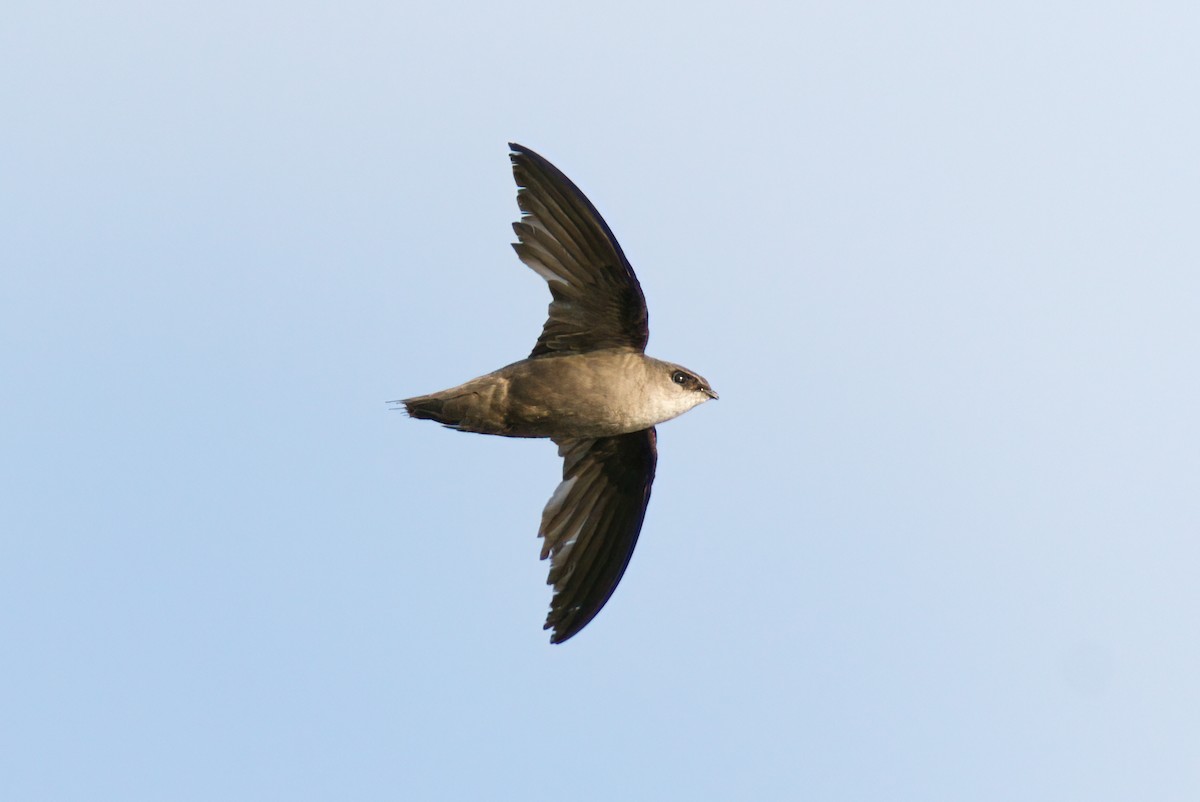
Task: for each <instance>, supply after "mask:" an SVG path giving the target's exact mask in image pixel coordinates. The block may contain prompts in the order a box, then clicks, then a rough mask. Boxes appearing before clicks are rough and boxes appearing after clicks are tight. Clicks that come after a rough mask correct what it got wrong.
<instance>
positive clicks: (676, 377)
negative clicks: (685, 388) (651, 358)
mask: <svg viewBox="0 0 1200 802" xmlns="http://www.w3.org/2000/svg"><path fill="white" fill-rule="evenodd" d="M691 378H692V377H691V376H689V375H687V374H686V373H684V372H683V371H682V370H677V371H675V372H674V373H672V374H671V381H673V382H675V383H676V384H687V383H688V380H689V379H691Z"/></svg>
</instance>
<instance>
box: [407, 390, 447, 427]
mask: <svg viewBox="0 0 1200 802" xmlns="http://www.w3.org/2000/svg"><path fill="white" fill-rule="evenodd" d="M400 403H401V404H403V405H404V411H405V412H407V413H408V416H409V417H410V418H420V419H422V420H433V421H437V422H438V423H441V424H443V425H445V426H457V425H458V423H459V422H460V421H459V419H458V418H457V417H455V416H452V415H448V414H447V411H446V400H445V399H443V398H438V397H437V396H436V395H419V396H417V397H415V398H405V399H404V400H403V401H401V402H400Z"/></svg>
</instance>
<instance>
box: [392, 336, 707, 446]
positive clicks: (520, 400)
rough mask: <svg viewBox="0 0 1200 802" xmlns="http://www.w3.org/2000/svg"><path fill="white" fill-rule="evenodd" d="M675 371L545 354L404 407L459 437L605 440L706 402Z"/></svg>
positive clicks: (630, 361)
mask: <svg viewBox="0 0 1200 802" xmlns="http://www.w3.org/2000/svg"><path fill="white" fill-rule="evenodd" d="M681 370H682V368H680V367H679V366H678V365H674V364H672V363H670V362H663V361H661V360H658V359H654V358H653V357H649V356H646V355H645V354H642V353H638V352H636V351H630V350H622V349H606V350H603V351H592V352H589V353H586V354H544V355H542V356H536V357H531V358H529V359H522V360H521V361H520V362H514V363H513V364H511V365H507V366H505V367H503V368H500V369H499V370H496V371H493V372H491V373H489V374H487V375H486V376H480V377H479V378H477V379H471V381H469V382H466V383H464V384H460V385H459V386H457V387H452V388H450V389H449V390H443V391H441V392H440V393H433V394H431V395H425V396H419V397H417V398H409V399H407V400H405V402H404V404H405V406H406V407H407V409H408V412H409V414H410V415H412V416H413V417H414V418H429V419H431V420H435V421H437V422H438V423H442V424H445V425H446V426H450V427H451V428H454V429H458V430H460V431H464V432H478V433H480V434H498V435H503V436H505V437H553V438H571V437H609V436H612V435H618V434H628V433H629V432H636V431H640V430H642V429H648V428H650V427H651V426H655V425H657V424H659V423H662V422H664V421H668V420H670V419H671V418H674V417H676V416H678V415H682V414H683V413H684V412H687V411H688V410H689V409H691V408H692V407H694V406H696V405H697V404H700V403H703V402H704V401H705V400H707V397H706V396H704V395H703V394H698V393H696V392H694V391H692V390H690V389H689V388H685V387H683V386H681V384H679V383H677V382H675V381H672V379H671V376H672V375H673V374H674V373H675V372H676V371H681Z"/></svg>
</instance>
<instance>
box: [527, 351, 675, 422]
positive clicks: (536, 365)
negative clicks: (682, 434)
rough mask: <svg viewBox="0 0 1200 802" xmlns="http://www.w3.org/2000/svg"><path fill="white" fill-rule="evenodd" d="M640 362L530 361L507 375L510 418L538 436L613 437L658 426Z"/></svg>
mask: <svg viewBox="0 0 1200 802" xmlns="http://www.w3.org/2000/svg"><path fill="white" fill-rule="evenodd" d="M637 367H638V366H637V363H636V361H635V360H633V359H628V358H625V356H624V355H614V357H613V358H612V359H609V360H597V359H579V358H572V357H558V358H549V359H547V358H543V359H534V360H526V361H525V362H524V363H517V364H516V365H511V366H509V368H506V369H505V372H508V373H509V375H508V376H507V378H508V379H509V386H508V399H507V400H508V410H507V411H508V416H507V417H508V420H509V421H510V423H511V425H512V427H513V431H514V433H520V434H523V435H525V436H533V437H608V436H612V435H618V434H627V433H629V432H636V431H640V430H642V429H646V428H649V427H650V426H653V425H654V424H656V423H658V422H659V420H657V419H655V415H654V412H655V410H653V409H651V408H648V406H647V404H646V403H645V399H644V396H643V393H641V392H640V389H641V382H640V381H638V380H637V379H638V378H639V377H638V376H637V373H636V370H637Z"/></svg>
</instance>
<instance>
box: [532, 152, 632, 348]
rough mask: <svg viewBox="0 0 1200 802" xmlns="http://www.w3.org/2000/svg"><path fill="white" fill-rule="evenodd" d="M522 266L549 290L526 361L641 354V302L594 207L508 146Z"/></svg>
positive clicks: (552, 170) (546, 166) (547, 167)
mask: <svg viewBox="0 0 1200 802" xmlns="http://www.w3.org/2000/svg"><path fill="white" fill-rule="evenodd" d="M509 147H510V148H512V153H511V154H510V156H511V158H512V164H513V177H514V178H515V179H516V182H517V187H518V189H517V205H518V206H520V207H521V212H522V215H521V219H520V220H519V221H517V222H516V223H513V230H514V231H515V232H516V233H517V239H519V240H520V242H514V243H513V248H514V249H516V251H517V256H519V257H520V258H521V261H522V262H524V263H525V264H527V265H528V266H529V267H531V268H533V269H534V270H535V271H536V272H537V273H538V275H540V276H541V277H542V278H544V279H545V280H546V283H547V284H549V285H550V294H551V296H552V297H553V300H552V301H551V303H550V317H549V319H548V320H547V321H546V325H545V327H544V328H543V329H542V336H541V337H539V338H538V341H537V345H535V346H534V347H533V352H532V353H530V356H531V357H532V356H539V355H541V354H547V353H571V352H575V353H580V352H585V351H597V350H600V349H602V348H632V349H635V350H637V351H644V350H645V349H646V340H647V339H649V337H650V333H649V332H650V330H649V327H648V324H647V317H646V299H645V298H644V297H643V295H642V288H641V285H639V284H638V280H637V276H635V275H634V273H633V268H632V267H631V266H630V265H629V261H628V260H627V259H626V258H625V254H624V253H622V252H621V246H620V245H619V244H618V243H617V238H616V237H614V236H613V233H612V231H610V230H609V228H608V224H607V223H605V222H604V218H603V217H601V216H600V213H599V212H597V211H596V207H594V206H592V204H591V202H590V201H589V200H588V199H587V198H586V197H585V196H584V194H583V193H582V192H580V191H579V188H578V187H576V186H575V185H574V184H573V183H571V179H569V178H567V177H566V176H565V175H563V174H562V173H561V172H560V171H559V170H558V168H557V167H555V166H554V165H553V164H551V163H550V162H548V161H546V160H545V159H543V158H542V157H541V156H539V155H538V154H536V153H534V152H533V151H532V150H530V149H529V148H526V147H522V146H521V145H516V144H513V143H511V142H510V143H509Z"/></svg>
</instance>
